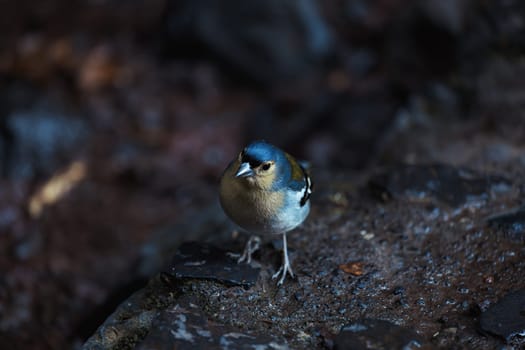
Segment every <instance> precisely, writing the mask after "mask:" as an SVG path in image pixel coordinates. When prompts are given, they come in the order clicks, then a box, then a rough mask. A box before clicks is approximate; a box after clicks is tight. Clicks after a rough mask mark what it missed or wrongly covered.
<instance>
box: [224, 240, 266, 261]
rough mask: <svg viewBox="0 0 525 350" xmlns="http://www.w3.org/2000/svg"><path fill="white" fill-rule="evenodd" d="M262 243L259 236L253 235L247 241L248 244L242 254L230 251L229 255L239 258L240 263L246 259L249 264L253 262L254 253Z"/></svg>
mask: <svg viewBox="0 0 525 350" xmlns="http://www.w3.org/2000/svg"><path fill="white" fill-rule="evenodd" d="M260 245H261V238H259V237H258V236H251V237H250V239H249V240H248V242H246V246H245V247H244V251H243V252H242V254H237V253H228V256H230V257H232V258H237V263H238V264H240V263H242V262H245V261H246V263H247V264H250V263H251V262H252V254H253V253H255V252H256V251H257V250H259V246H260Z"/></svg>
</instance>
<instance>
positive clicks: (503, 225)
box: [487, 206, 525, 241]
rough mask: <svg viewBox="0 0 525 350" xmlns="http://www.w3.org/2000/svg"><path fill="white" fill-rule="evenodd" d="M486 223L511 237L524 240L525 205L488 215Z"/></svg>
mask: <svg viewBox="0 0 525 350" xmlns="http://www.w3.org/2000/svg"><path fill="white" fill-rule="evenodd" d="M487 223H488V224H489V226H490V227H493V228H495V229H497V230H500V231H503V233H504V234H505V235H507V236H508V237H509V238H511V239H514V240H517V241H520V240H525V206H521V207H518V208H514V209H512V210H509V211H506V212H503V213H499V214H495V215H493V216H490V217H489V218H487Z"/></svg>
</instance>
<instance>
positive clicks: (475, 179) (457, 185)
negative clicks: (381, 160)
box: [368, 164, 509, 207]
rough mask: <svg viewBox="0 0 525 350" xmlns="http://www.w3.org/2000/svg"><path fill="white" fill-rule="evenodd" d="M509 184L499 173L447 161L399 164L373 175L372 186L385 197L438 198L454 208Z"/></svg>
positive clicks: (418, 199) (376, 193) (419, 199)
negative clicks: (480, 171) (485, 171)
mask: <svg viewBox="0 0 525 350" xmlns="http://www.w3.org/2000/svg"><path fill="white" fill-rule="evenodd" d="M502 184H503V185H509V182H508V180H506V179H505V178H503V177H500V176H496V175H482V174H479V173H477V172H475V171H473V170H470V169H465V168H456V167H453V166H450V165H446V164H434V165H400V166H397V167H393V168H390V169H388V170H386V171H384V172H382V173H380V174H378V175H375V176H373V177H372V178H371V179H370V180H369V182H368V185H369V188H370V190H371V191H372V193H373V194H374V195H377V196H378V197H379V198H381V199H383V200H385V199H389V198H397V199H399V198H405V199H409V200H416V201H422V200H437V201H440V202H443V203H445V204H448V205H450V206H453V207H457V206H460V205H462V204H465V203H466V202H468V201H471V200H473V199H484V198H488V197H489V196H490V193H491V190H492V189H493V188H495V187H496V186H498V188H497V189H498V190H499V189H501V188H503V189H505V188H506V186H503V187H502V186H499V185H502Z"/></svg>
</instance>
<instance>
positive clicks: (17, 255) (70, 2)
mask: <svg viewBox="0 0 525 350" xmlns="http://www.w3.org/2000/svg"><path fill="white" fill-rule="evenodd" d="M524 53H525V3H524V2H521V1H518V0H514V1H513V0H505V1H501V0H486V1H474V0H421V1H410V0H375V1H364V0H324V1H319V0H257V1H243V0H224V1H220V2H219V1H212V0H178V1H175V0H172V1H170V0H150V1H148V2H142V1H120V0H90V1H86V0H84V1H79V0H67V1H66V0H42V1H39V2H34V1H29V0H17V1H14V2H13V1H2V2H1V11H0V252H1V253H0V344H2V348H6V349H15V348H16V349H65V348H69V347H72V346H78V345H79V344H81V343H82V342H83V341H84V340H85V339H86V337H88V336H90V335H91V334H92V333H93V332H94V331H95V329H96V327H97V326H98V325H99V324H100V323H101V322H102V321H103V320H104V319H105V317H107V315H108V314H109V313H111V311H113V309H114V308H115V306H116V305H118V303H119V302H121V301H122V300H123V299H124V298H125V297H126V296H127V295H129V293H131V292H133V290H135V289H136V288H138V287H140V285H141V284H142V283H143V282H144V281H145V280H147V278H148V277H149V276H151V275H153V274H155V273H156V272H157V271H158V268H159V266H161V261H157V260H159V259H160V260H161V257H162V256H164V255H163V254H166V255H169V252H160V251H159V250H161V249H162V248H161V247H165V249H168V248H173V247H174V246H175V245H176V243H177V242H179V241H180V240H182V239H202V238H203V237H202V236H199V234H198V232H201V231H203V230H202V229H200V228H199V227H200V225H210V222H211V223H212V224H215V223H218V224H217V225H219V226H217V227H220V225H221V222H220V220H218V221H214V220H215V219H210V217H212V218H215V217H216V216H215V215H216V211H215V209H213V208H214V206H213V205H212V204H213V203H216V196H217V180H218V178H219V176H220V174H221V172H222V170H223V169H224V167H225V166H226V165H227V163H228V162H229V161H230V159H231V158H232V157H233V156H235V155H236V154H237V152H238V151H239V150H240V148H241V147H242V146H243V145H244V144H245V143H246V142H247V141H249V140H252V139H259V138H262V139H266V140H267V141H269V142H272V143H275V144H276V145H278V146H280V147H282V148H284V149H286V150H288V151H289V152H290V153H292V154H294V155H296V156H298V157H300V158H303V159H308V160H310V161H311V162H312V163H313V164H314V168H317V169H323V170H324V171H327V172H329V173H330V172H337V171H349V172H361V171H367V170H368V169H371V168H373V167H377V166H383V165H387V164H390V163H398V162H408V163H421V162H425V163H428V162H443V161H446V162H448V163H456V164H462V163H465V162H466V161H468V162H469V164H474V165H476V164H479V166H480V167H486V166H490V165H491V164H492V166H493V167H497V161H498V159H501V158H502V157H503V158H504V157H507V158H508V157H515V156H516V152H517V151H516V149H518V148H514V146H516V147H518V146H523V145H524V144H525V118H524V115H523V114H524V112H523V111H525V109H524V107H525V59H524V57H525V56H524ZM447 136H450V137H451V140H448V139H447ZM509 145H514V146H509ZM445 149H446V150H448V151H449V152H447V157H448V158H446V159H444V158H443V154H444V150H445ZM451 149H452V150H454V152H452V153H453V154H454V157H452V158H451V157H450V154H451V152H450V150H451ZM480 149H481V150H483V152H481V151H478V150H480ZM521 159H522V161H523V162H524V163H523V164H525V160H524V158H523V156H521ZM210 208H212V209H210ZM174 225H175V226H174ZM177 225H178V226H177ZM173 227H177V229H173ZM217 230H219V229H217ZM208 231H209V230H208ZM166 232H170V234H169V235H167V234H166ZM173 232H178V235H179V236H177V237H175V238H173V236H174V235H175V236H176V235H177V234H173ZM170 237H171V238H170ZM166 239H167V240H168V241H169V240H171V241H169V243H166V241H165V240H166ZM158 242H162V243H158ZM166 247H167V248H166ZM155 259H157V260H155Z"/></svg>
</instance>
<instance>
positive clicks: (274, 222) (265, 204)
mask: <svg viewBox="0 0 525 350" xmlns="http://www.w3.org/2000/svg"><path fill="white" fill-rule="evenodd" d="M311 193H312V183H311V181H310V177H309V176H308V174H307V172H306V170H305V168H304V167H303V166H301V164H299V162H297V160H295V159H294V158H293V157H292V156H291V155H289V154H288V153H286V152H284V151H282V150H280V149H279V148H277V147H275V146H273V145H271V144H269V143H267V142H265V141H255V142H252V143H250V144H249V145H248V146H246V147H245V148H244V149H243V150H242V151H241V153H240V154H239V155H238V156H237V158H235V159H234V160H232V162H231V163H230V164H229V165H228V167H227V168H226V170H225V171H224V173H223V174H222V177H221V183H220V202H221V205H222V208H223V209H224V211H225V212H226V214H227V215H228V216H229V217H230V219H232V220H233V221H234V222H235V223H236V224H237V225H239V226H240V227H241V228H243V229H245V230H247V231H249V232H250V233H253V234H282V235H283V264H282V266H281V267H280V268H279V270H278V271H277V272H276V273H275V274H274V275H273V276H272V278H277V277H278V276H279V275H280V274H282V275H281V278H280V279H279V282H278V285H281V284H282V283H283V282H284V279H285V277H286V274H287V273H288V274H290V276H291V277H293V276H294V275H293V271H292V267H291V265H290V261H289V259H288V250H287V245H286V233H287V232H288V231H290V230H292V229H294V228H295V227H297V226H298V225H299V224H301V223H302V222H303V221H304V220H305V219H306V217H307V216H308V212H309V211H310V201H309V199H310V194H311ZM259 242H260V239H259V238H258V237H252V238H250V240H249V241H248V243H247V245H246V248H245V250H244V253H243V254H242V255H241V257H240V258H239V262H242V261H245V260H247V262H248V263H249V262H250V260H251V254H252V253H253V252H254V251H256V250H257V249H258V248H259Z"/></svg>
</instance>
